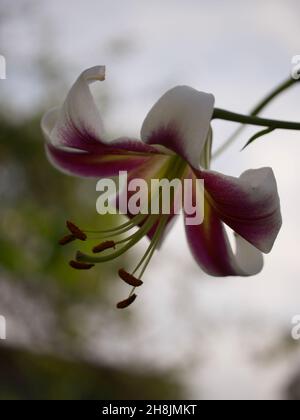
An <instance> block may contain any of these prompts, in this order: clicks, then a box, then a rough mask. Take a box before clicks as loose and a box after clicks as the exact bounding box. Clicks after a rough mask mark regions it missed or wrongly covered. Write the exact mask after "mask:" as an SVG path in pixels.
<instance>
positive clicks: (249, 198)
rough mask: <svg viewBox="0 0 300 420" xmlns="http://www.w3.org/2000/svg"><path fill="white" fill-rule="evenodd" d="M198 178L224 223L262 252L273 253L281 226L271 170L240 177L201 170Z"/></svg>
mask: <svg viewBox="0 0 300 420" xmlns="http://www.w3.org/2000/svg"><path fill="white" fill-rule="evenodd" d="M198 177H202V178H203V179H204V182H205V189H206V191H207V193H208V194H207V197H208V199H209V200H210V203H211V205H212V207H213V208H214V209H215V211H216V213H217V214H218V216H219V217H220V218H221V219H222V220H223V222H225V223H226V224H227V225H228V226H230V227H231V228H232V229H233V230H234V231H235V232H236V233H238V234H239V235H240V236H242V237H243V238H244V239H246V240H247V241H248V242H250V243H251V244H252V245H254V246H255V247H256V248H258V249H259V250H260V251H262V252H264V253H268V252H270V251H271V249H272V246H273V244H274V241H275V239H276V237H277V235H278V232H279V230H280V227H281V224H282V219H281V212H280V201H279V196H278V191H277V184H276V179H275V177H274V174H273V171H272V169H271V168H261V169H256V170H249V171H246V172H244V173H243V174H242V175H241V176H240V177H239V178H234V177H231V176H226V175H223V174H220V173H217V172H213V171H202V172H201V173H200V172H199V174H198Z"/></svg>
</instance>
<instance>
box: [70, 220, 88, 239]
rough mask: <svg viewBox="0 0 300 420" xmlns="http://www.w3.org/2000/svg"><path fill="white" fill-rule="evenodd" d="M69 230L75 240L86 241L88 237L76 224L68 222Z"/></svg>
mask: <svg viewBox="0 0 300 420" xmlns="http://www.w3.org/2000/svg"><path fill="white" fill-rule="evenodd" d="M66 224H67V228H68V229H69V231H70V232H71V233H72V234H73V235H74V236H75V238H77V239H80V240H81V241H85V240H86V238H87V236H86V234H85V233H84V232H82V230H81V229H79V227H78V226H76V225H74V223H72V222H69V221H67V223H66Z"/></svg>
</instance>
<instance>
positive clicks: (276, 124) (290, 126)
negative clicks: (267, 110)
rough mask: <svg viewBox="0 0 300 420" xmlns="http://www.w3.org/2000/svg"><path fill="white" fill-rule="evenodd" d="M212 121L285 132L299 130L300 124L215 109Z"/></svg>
mask: <svg viewBox="0 0 300 420" xmlns="http://www.w3.org/2000/svg"><path fill="white" fill-rule="evenodd" d="M212 118H213V119H216V118H218V119H222V120H226V121H233V122H239V123H241V124H250V125H259V126H263V127H269V128H274V129H275V128H282V129H285V130H300V123H297V122H290V121H280V120H271V119H268V118H259V117H255V116H251V115H243V114H237V113H236V112H230V111H226V110H225V109H220V108H215V110H214V113H213V117H212Z"/></svg>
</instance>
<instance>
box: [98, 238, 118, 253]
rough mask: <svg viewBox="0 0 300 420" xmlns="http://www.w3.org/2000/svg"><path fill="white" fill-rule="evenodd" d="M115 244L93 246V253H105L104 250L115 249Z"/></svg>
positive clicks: (107, 243)
mask: <svg viewBox="0 0 300 420" xmlns="http://www.w3.org/2000/svg"><path fill="white" fill-rule="evenodd" d="M115 247H116V243H115V242H114V241H106V242H102V243H101V244H99V245H96V246H94V248H93V253H94V254H98V253H99V252H102V251H105V250H106V249H110V248H115Z"/></svg>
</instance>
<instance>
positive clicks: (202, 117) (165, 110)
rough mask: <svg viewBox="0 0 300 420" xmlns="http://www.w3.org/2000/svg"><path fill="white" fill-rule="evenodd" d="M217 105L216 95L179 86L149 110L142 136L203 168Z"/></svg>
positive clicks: (149, 141)
mask: <svg viewBox="0 0 300 420" xmlns="http://www.w3.org/2000/svg"><path fill="white" fill-rule="evenodd" d="M213 109H214V97H213V95H211V94H207V93H203V92H199V91H197V90H195V89H192V88H190V87H188V86H177V87H175V88H173V89H171V90H169V91H168V92H166V93H165V94H164V95H163V96H162V97H161V98H160V99H159V100H158V101H157V102H156V104H155V105H154V106H153V107H152V109H151V110H150V112H149V113H148V115H147V117H146V119H145V121H144V123H143V126H142V130H141V137H142V140H143V141H144V142H145V143H148V144H152V145H161V146H164V147H166V148H167V149H170V150H172V151H173V152H174V153H176V154H178V155H180V156H182V157H183V158H184V159H185V160H186V161H187V162H189V164H190V165H191V166H193V167H194V168H199V162H200V155H201V152H202V150H203V147H204V145H205V142H206V140H207V136H208V133H209V127H210V121H211V118H212V114H213Z"/></svg>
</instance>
